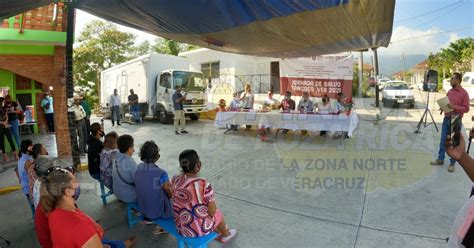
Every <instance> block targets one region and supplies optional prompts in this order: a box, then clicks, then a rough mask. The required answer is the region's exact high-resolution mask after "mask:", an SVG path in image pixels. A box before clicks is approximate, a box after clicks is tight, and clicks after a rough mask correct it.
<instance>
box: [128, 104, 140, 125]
mask: <svg viewBox="0 0 474 248" xmlns="http://www.w3.org/2000/svg"><path fill="white" fill-rule="evenodd" d="M130 112H132V113H131V114H132V119H133V120H134V121H140V113H139V112H140V106H139V105H138V104H133V105H132V106H131V107H130Z"/></svg>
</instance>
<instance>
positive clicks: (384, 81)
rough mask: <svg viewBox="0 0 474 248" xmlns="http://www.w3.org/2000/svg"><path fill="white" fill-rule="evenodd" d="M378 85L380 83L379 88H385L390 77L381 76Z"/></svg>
mask: <svg viewBox="0 0 474 248" xmlns="http://www.w3.org/2000/svg"><path fill="white" fill-rule="evenodd" d="M378 81H379V82H378V85H379V89H383V88H385V85H386V84H387V82H388V81H390V78H379V80H378Z"/></svg>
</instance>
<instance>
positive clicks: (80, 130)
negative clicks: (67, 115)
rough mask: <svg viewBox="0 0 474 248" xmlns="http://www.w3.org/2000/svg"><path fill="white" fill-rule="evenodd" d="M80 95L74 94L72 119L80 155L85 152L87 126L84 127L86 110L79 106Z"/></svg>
mask: <svg viewBox="0 0 474 248" xmlns="http://www.w3.org/2000/svg"><path fill="white" fill-rule="evenodd" d="M81 99H82V98H81V97H80V96H74V105H73V107H72V108H73V110H74V120H75V122H76V128H77V134H78V136H79V153H80V154H81V156H84V155H85V154H86V144H87V128H86V121H85V118H86V111H84V108H82V106H81Z"/></svg>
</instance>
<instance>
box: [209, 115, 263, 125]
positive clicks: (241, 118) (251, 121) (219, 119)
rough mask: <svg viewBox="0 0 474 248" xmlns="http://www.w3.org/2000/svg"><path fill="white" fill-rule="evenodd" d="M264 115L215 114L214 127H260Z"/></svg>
mask: <svg viewBox="0 0 474 248" xmlns="http://www.w3.org/2000/svg"><path fill="white" fill-rule="evenodd" d="M264 115H265V113H258V112H217V115H216V120H215V121H214V126H215V127H217V128H225V127H226V126H227V125H244V124H245V125H260V123H262V118H263V117H264Z"/></svg>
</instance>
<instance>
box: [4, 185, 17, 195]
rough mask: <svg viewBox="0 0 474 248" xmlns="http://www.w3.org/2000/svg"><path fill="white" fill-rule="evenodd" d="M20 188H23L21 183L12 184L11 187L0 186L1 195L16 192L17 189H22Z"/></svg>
mask: <svg viewBox="0 0 474 248" xmlns="http://www.w3.org/2000/svg"><path fill="white" fill-rule="evenodd" d="M20 189H21V185H15V186H10V187H5V188H0V195H4V194H8V193H11V192H15V191H17V190H20Z"/></svg>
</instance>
